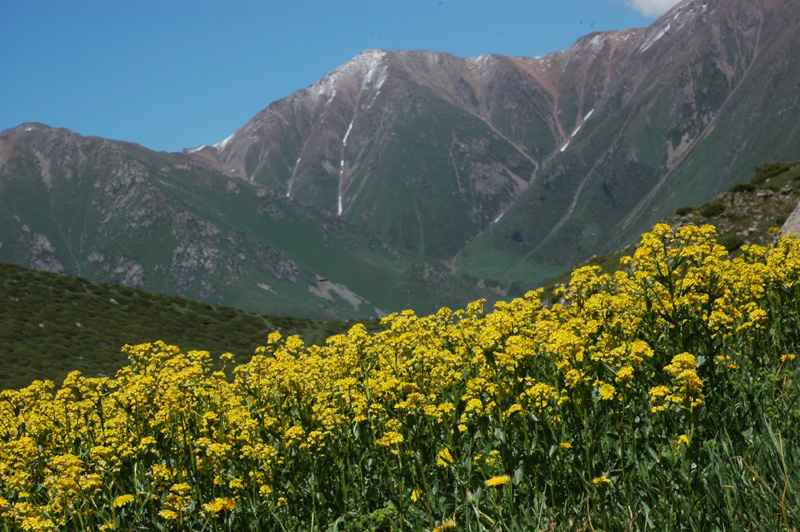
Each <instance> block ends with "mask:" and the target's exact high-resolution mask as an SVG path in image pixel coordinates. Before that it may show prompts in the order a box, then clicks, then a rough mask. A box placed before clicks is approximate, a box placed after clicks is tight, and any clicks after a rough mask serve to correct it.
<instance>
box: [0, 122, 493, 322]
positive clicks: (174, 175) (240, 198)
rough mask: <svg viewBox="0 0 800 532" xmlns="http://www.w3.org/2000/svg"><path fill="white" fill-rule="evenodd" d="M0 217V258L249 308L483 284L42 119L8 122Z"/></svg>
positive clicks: (402, 298)
mask: <svg viewBox="0 0 800 532" xmlns="http://www.w3.org/2000/svg"><path fill="white" fill-rule="evenodd" d="M0 227H2V228H3V230H2V232H0V261H3V262H9V263H15V264H20V265H23V266H29V267H32V268H36V269H41V270H47V271H51V272H54V273H62V274H69V275H76V276H83V277H87V278H90V279H94V280H99V281H105V282H113V283H118V284H122V285H126V286H131V287H134V288H144V289H147V290H150V291H154V292H162V293H166V294H176V295H180V296H183V297H189V298H193V299H198V300H203V301H209V302H215V303H225V304H227V305H230V306H236V307H240V308H244V309H249V310H259V311H266V310H269V311H271V312H273V313H280V314H293V315H301V316H313V317H319V318H329V319H330V318H334V317H341V316H375V315H376V314H382V313H383V312H384V309H391V308H395V307H396V306H417V307H418V308H420V309H427V310H433V309H434V308H435V307H436V306H437V305H441V304H444V301H447V300H450V299H453V298H455V299H456V300H463V301H466V300H468V299H469V298H470V297H474V296H475V295H476V294H477V292H476V286H475V283H474V282H473V283H467V282H466V281H464V280H463V279H462V278H459V277H457V276H455V275H453V274H451V273H450V271H449V270H447V269H446V268H445V267H444V266H443V265H442V264H440V263H437V262H435V261H431V260H428V259H426V258H425V257H423V256H421V255H417V254H413V253H409V252H405V251H404V250H402V249H401V250H395V249H393V248H391V247H389V246H388V245H386V244H385V243H383V242H380V241H378V240H377V239H375V238H374V237H372V236H370V235H368V234H366V233H364V232H363V231H360V230H358V229H356V228H354V227H352V226H350V225H349V224H347V223H346V222H344V221H343V220H341V219H339V218H337V217H334V216H330V215H326V214H324V213H320V212H318V211H316V210H314V209H313V208H309V207H307V206H304V205H301V204H299V203H297V202H296V201H293V200H291V199H286V198H283V197H281V196H275V195H274V194H273V193H272V192H271V191H269V190H267V189H266V188H264V187H262V186H258V185H255V184H251V183H248V182H244V181H241V180H239V179H237V178H231V177H229V176H225V175H221V174H219V173H217V172H214V171H212V170H208V169H206V168H203V167H199V166H197V165H194V164H192V163H191V162H190V161H188V160H186V158H185V157H184V156H181V155H179V154H177V155H176V154H173V155H168V154H163V153H155V152H152V151H149V150H146V149H144V148H142V147H140V146H136V145H133V144H127V143H121V142H113V141H108V140H105V139H99V138H88V137H81V136H80V135H77V134H75V133H72V132H70V131H67V130H63V129H53V128H49V127H46V126H43V125H41V124H23V125H22V126H19V127H17V128H15V129H12V130H8V131H5V132H2V133H0ZM422 286H425V289H424V291H423V290H422V289H421V287H422Z"/></svg>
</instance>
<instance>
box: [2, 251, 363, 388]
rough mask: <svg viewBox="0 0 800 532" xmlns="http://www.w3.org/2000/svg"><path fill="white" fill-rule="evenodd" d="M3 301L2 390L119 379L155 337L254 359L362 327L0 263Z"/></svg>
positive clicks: (214, 353)
mask: <svg viewBox="0 0 800 532" xmlns="http://www.w3.org/2000/svg"><path fill="white" fill-rule="evenodd" d="M0 301H2V307H0V389H4V388H19V387H22V386H26V385H28V384H30V382H31V381H32V380H34V379H50V380H53V381H55V382H59V383H60V382H61V381H62V380H63V378H64V377H65V376H66V375H67V373H68V372H69V371H72V370H79V371H81V372H82V373H84V374H86V375H90V376H104V375H105V376H109V375H113V374H114V373H115V372H116V371H117V370H118V369H119V368H120V367H121V366H123V365H124V364H125V363H126V361H127V357H126V355H125V354H124V353H122V351H121V349H122V347H123V346H124V345H125V344H132V343H138V342H142V341H146V340H149V339H153V338H158V339H163V340H164V341H166V342H169V343H170V344H173V345H177V346H180V348H181V349H186V350H191V349H204V350H208V351H210V352H211V353H212V354H213V355H214V356H219V355H221V354H222V353H224V352H232V353H234V354H235V355H236V356H237V359H239V360H247V359H249V357H250V356H251V355H252V354H253V352H254V350H255V348H256V347H257V346H258V345H260V344H262V343H263V342H264V340H265V338H266V337H267V335H268V334H269V333H271V332H275V331H280V332H283V333H284V334H299V335H301V336H302V337H304V338H305V339H306V341H308V342H309V343H311V344H313V343H319V342H323V341H324V339H325V338H326V337H327V336H330V335H332V334H335V333H339V332H343V331H346V330H347V329H348V328H350V327H351V326H352V325H353V323H354V322H343V321H333V322H319V321H314V320H309V319H302V318H293V317H288V316H263V315H259V314H255V313H252V312H246V311H243V310H238V309H234V308H229V307H220V306H215V305H209V304H206V303H199V302H196V301H191V300H187V299H181V298H178V297H170V296H165V295H160V294H152V293H149V292H144V291H142V290H136V289H133V288H127V287H122V286H117V285H110V284H104V283H96V282H93V281H89V280H86V279H82V278H77V277H65V276H59V275H55V274H52V273H48V272H40V271H34V270H29V269H26V268H21V267H19V266H13V265H10V264H0ZM365 323H366V324H367V325H368V326H369V327H370V328H374V327H376V326H378V321H377V320H372V321H370V320H367V321H366V322H365Z"/></svg>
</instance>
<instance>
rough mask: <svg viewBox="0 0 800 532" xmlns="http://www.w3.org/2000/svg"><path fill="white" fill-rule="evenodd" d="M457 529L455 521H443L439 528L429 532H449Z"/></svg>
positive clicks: (436, 527)
mask: <svg viewBox="0 0 800 532" xmlns="http://www.w3.org/2000/svg"><path fill="white" fill-rule="evenodd" d="M456 528H458V525H457V524H456V521H455V519H452V518H450V519H445V520H444V522H443V523H442V525H441V526H435V527H433V529H432V530H431V532H449V531H451V530H455V529H456Z"/></svg>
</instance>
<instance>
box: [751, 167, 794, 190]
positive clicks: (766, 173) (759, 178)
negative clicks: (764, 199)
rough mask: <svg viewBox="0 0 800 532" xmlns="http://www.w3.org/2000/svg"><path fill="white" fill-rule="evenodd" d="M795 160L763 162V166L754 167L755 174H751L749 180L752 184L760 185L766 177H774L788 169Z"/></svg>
mask: <svg viewBox="0 0 800 532" xmlns="http://www.w3.org/2000/svg"><path fill="white" fill-rule="evenodd" d="M796 164H797V163H796V162H793V163H770V164H765V165H764V166H758V167H756V169H755V170H756V175H754V176H753V179H751V180H750V182H751V183H752V184H754V185H760V184H761V183H764V182H765V181H766V180H767V179H769V178H771V177H775V176H776V175H778V174H782V173H783V172H785V171H786V170H789V169H790V168H792V167H793V166H794V165H796Z"/></svg>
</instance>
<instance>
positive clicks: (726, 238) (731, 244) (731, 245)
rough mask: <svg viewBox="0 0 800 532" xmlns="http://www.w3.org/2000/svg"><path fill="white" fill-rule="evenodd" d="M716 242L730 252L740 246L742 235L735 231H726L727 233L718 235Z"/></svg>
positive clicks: (742, 242)
mask: <svg viewBox="0 0 800 532" xmlns="http://www.w3.org/2000/svg"><path fill="white" fill-rule="evenodd" d="M718 242H719V244H720V245H721V246H723V247H724V248H725V249H726V250H727V251H728V253H730V252H732V251H735V250H737V249H739V248H740V247H742V244H744V237H742V236H740V235H737V234H736V233H728V234H727V235H723V236H721V237H719V240H718Z"/></svg>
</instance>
